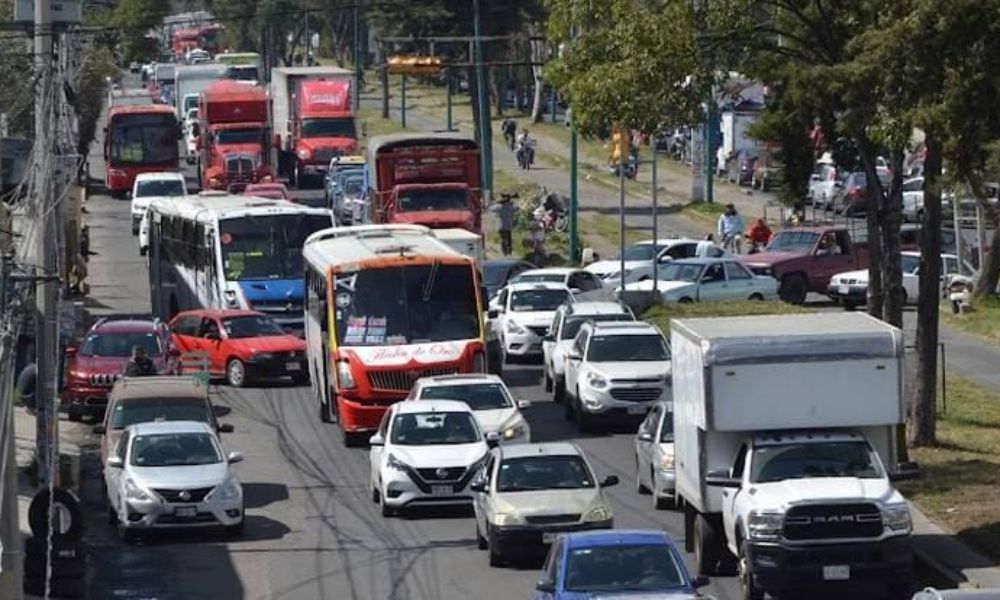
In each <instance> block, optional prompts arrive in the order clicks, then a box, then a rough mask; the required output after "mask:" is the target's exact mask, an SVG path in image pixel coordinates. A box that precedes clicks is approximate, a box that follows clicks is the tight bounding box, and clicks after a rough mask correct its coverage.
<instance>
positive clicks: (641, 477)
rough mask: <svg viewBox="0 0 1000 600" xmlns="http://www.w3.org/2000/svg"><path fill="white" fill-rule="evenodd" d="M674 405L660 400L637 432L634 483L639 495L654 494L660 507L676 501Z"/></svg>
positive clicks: (654, 499)
mask: <svg viewBox="0 0 1000 600" xmlns="http://www.w3.org/2000/svg"><path fill="white" fill-rule="evenodd" d="M675 481H676V478H675V475H674V405H673V403H672V402H658V403H657V404H655V405H654V406H653V407H652V408H651V409H649V414H648V415H646V418H645V419H644V420H643V422H642V423H641V424H640V425H639V431H638V432H637V433H636V435H635V485H636V488H637V489H638V490H639V493H640V494H652V495H653V506H655V507H656V508H657V509H659V510H663V509H665V508H669V507H670V506H672V505H673V504H674V499H675V496H676V493H677V488H676V485H675Z"/></svg>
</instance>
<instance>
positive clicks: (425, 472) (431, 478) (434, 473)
mask: <svg viewBox="0 0 1000 600" xmlns="http://www.w3.org/2000/svg"><path fill="white" fill-rule="evenodd" d="M441 472H442V473H443V474H444V477H440V476H439V475H440V474H439V473H438V469H436V468H434V469H417V473H420V476H421V477H422V478H423V479H424V481H427V482H429V483H436V482H438V481H454V480H456V479H458V478H460V477H461V476H462V475H463V474H464V473H465V467H443V468H441Z"/></svg>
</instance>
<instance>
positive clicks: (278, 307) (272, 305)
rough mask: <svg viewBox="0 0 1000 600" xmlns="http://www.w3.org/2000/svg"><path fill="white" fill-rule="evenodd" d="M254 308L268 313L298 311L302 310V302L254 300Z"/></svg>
mask: <svg viewBox="0 0 1000 600" xmlns="http://www.w3.org/2000/svg"><path fill="white" fill-rule="evenodd" d="M253 309H254V310H256V311H260V312H262V313H268V314H285V313H298V312H301V311H302V302H298V301H287V302H254V304H253Z"/></svg>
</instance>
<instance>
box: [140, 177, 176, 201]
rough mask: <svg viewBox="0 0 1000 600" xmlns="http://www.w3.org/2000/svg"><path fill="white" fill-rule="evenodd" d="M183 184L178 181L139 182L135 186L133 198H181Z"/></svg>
mask: <svg viewBox="0 0 1000 600" xmlns="http://www.w3.org/2000/svg"><path fill="white" fill-rule="evenodd" d="M183 195H184V182H183V181H181V180H180V179H149V180H147V181H140V182H138V183H137V184H136V186H135V197H136V198H145V197H146V196H183Z"/></svg>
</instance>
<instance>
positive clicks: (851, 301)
mask: <svg viewBox="0 0 1000 600" xmlns="http://www.w3.org/2000/svg"><path fill="white" fill-rule="evenodd" d="M900 254H901V259H902V266H901V269H902V273H903V304H917V303H918V301H919V300H920V253H919V252H909V251H904V252H901V253H900ZM974 272H975V269H974V268H973V267H972V265H971V264H969V262H968V261H965V260H959V258H958V257H957V256H955V255H954V254H942V255H941V290H942V293H944V290H945V288H946V286H947V283H948V282H949V281H950V280H951V279H952V278H953V277H954V276H955V275H964V276H971V275H972V274H973V273H974ZM827 295H828V296H829V297H830V298H831V299H832V300H834V301H835V302H840V303H841V304H843V305H844V308H847V309H848V310H851V309H854V308H855V307H857V306H861V305H863V304H867V302H868V270H867V269H862V270H857V271H847V272H844V273H838V274H836V275H834V276H833V277H831V278H830V285H829V287H828V288H827Z"/></svg>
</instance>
